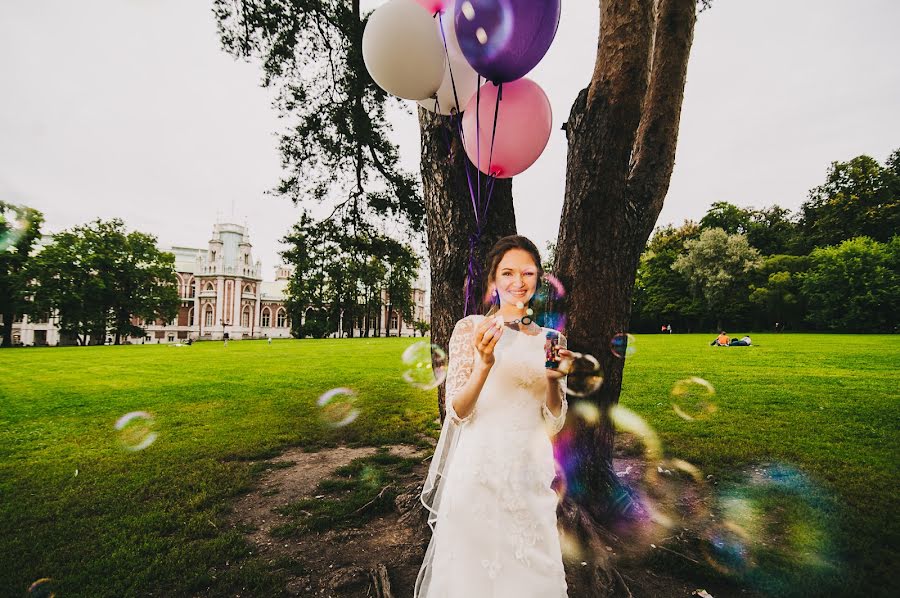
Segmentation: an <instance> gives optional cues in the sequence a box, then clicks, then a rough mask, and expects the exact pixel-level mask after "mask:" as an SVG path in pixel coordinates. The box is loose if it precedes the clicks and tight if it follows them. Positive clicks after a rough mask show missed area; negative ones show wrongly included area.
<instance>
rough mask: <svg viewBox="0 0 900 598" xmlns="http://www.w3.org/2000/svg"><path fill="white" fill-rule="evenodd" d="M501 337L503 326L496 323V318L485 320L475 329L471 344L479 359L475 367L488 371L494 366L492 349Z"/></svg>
mask: <svg viewBox="0 0 900 598" xmlns="http://www.w3.org/2000/svg"><path fill="white" fill-rule="evenodd" d="M502 335H503V324H500V323H498V321H497V318H485V319H484V320H482V321H481V324H479V325H478V327H477V328H476V329H475V337H474V339H473V341H472V344H473V345H475V352H476V353H477V354H478V357H479V359H478V360H477V361H476V364H475V365H476V366H478V365H480V366H482V367H484V368H487V369H490V368H491V367H492V366H493V365H494V347H496V346H497V341H499V340H500V337H501V336H502Z"/></svg>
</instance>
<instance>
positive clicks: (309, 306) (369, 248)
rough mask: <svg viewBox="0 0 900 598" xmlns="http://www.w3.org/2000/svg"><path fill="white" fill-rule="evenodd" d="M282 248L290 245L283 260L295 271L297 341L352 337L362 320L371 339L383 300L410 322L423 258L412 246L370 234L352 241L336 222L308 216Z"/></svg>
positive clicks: (292, 292)
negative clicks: (334, 336) (415, 286)
mask: <svg viewBox="0 0 900 598" xmlns="http://www.w3.org/2000/svg"><path fill="white" fill-rule="evenodd" d="M282 242H284V243H285V244H287V245H288V248H287V249H286V250H285V251H283V252H282V257H283V258H284V259H285V261H286V262H288V263H290V264H292V265H293V266H294V271H293V273H292V275H291V278H290V280H289V281H288V297H289V298H288V301H287V309H288V312H289V313H290V316H291V327H292V334H294V336H297V337H299V338H303V337H304V336H314V337H320V336H324V335H325V334H327V333H331V332H336V333H338V334H341V335H343V334H344V333H349V334H352V333H353V328H354V322H357V321H359V320H363V322H364V325H363V326H364V329H365V331H366V332H365V333H364V334H368V329H369V328H370V327H373V328H376V330H377V327H375V326H374V324H375V319H376V314H378V313H379V311H380V309H381V307H382V305H383V298H384V297H386V298H387V300H388V301H389V310H388V311H389V312H390V311H391V310H397V311H399V312H400V313H402V314H403V317H404V318H408V319H407V321H411V319H412V317H411V316H412V314H411V312H412V285H413V282H414V280H415V279H416V276H417V274H418V267H419V258H418V256H417V255H416V253H415V251H414V250H413V249H412V247H410V246H409V245H406V244H403V243H400V242H398V241H396V240H394V239H392V238H391V237H389V236H387V235H385V234H382V233H379V232H377V231H375V230H372V229H369V230H367V231H366V232H365V233H361V232H357V233H356V234H353V235H348V234H346V231H344V230H343V229H342V227H340V226H339V225H338V224H337V223H336V222H334V221H331V220H316V219H315V218H313V217H311V216H310V215H309V214H308V213H306V212H304V213H303V214H302V215H301V217H300V220H299V221H298V222H297V223H296V224H294V226H293V228H292V229H291V231H290V233H289V234H288V235H287V236H285V237H284V239H282ZM388 318H390V313H389V314H388Z"/></svg>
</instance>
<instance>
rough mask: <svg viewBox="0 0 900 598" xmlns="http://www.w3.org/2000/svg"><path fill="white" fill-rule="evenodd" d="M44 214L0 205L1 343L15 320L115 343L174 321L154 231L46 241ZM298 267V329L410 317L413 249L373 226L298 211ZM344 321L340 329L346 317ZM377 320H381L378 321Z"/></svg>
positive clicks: (172, 291) (81, 233) (317, 330)
mask: <svg viewBox="0 0 900 598" xmlns="http://www.w3.org/2000/svg"><path fill="white" fill-rule="evenodd" d="M42 225H43V215H42V214H41V213H40V212H39V211H37V210H34V209H31V208H26V207H21V206H15V205H13V204H9V203H5V202H0V239H3V245H4V246H3V247H2V248H0V316H2V318H3V330H2V338H3V342H2V346H5V347H9V346H11V345H12V325H13V323H14V322H16V321H18V320H20V319H21V318H22V316H25V315H27V316H28V317H29V318H31V319H32V321H38V322H44V321H47V320H48V319H49V318H50V317H51V316H52V317H54V318H55V320H56V325H57V326H58V327H59V330H60V334H61V335H63V336H64V337H66V338H67V339H69V342H76V343H77V344H79V345H96V344H103V343H104V342H105V341H106V340H107V338H110V337H111V338H112V339H113V342H114V343H115V344H119V343H121V342H122V340H123V339H124V338H127V337H129V336H131V337H138V336H141V337H142V336H144V334H145V328H144V327H143V326H140V325H138V324H137V323H138V322H155V321H160V322H169V321H172V320H173V319H174V318H175V316H176V315H177V313H178V307H179V305H180V298H179V294H178V286H177V285H178V278H177V275H176V272H175V256H174V255H173V254H171V253H168V252H164V251H160V250H159V249H158V248H157V240H156V237H154V236H152V235H149V234H145V233H141V232H137V231H131V232H129V231H128V230H126V228H125V223H124V222H123V221H122V220H118V219H114V220H108V221H103V220H99V219H98V220H95V221H93V222H90V223H88V224H85V225H81V226H76V227H73V228H71V229H69V230H64V231H62V232H60V233H57V234H55V235H52V236H51V237H49V238H48V239H43V238H42V235H41V227H42ZM283 240H284V242H285V243H287V244H288V246H289V248H288V249H287V250H286V251H285V252H284V253H283V257H284V258H285V260H286V262H287V263H290V264H293V265H294V266H295V270H294V273H293V275H292V277H291V279H290V281H289V283H288V294H289V296H288V299H287V301H286V307H287V308H288V312H289V314H290V316H291V322H292V334H293V336H295V337H297V338H303V337H306V336H312V337H316V338H320V337H323V336H326V335H328V334H330V333H344V332H346V333H347V335H348V336H352V334H353V332H352V331H353V328H354V323H356V324H362V326H361V327H362V328H363V329H364V330H365V333H364V334H365V335H366V336H368V329H369V328H373V329H375V331H376V332H375V334H378V329H379V328H378V327H377V326H376V319H377V318H378V317H379V316H378V314H379V313H380V311H381V309H382V308H383V307H387V323H389V322H390V320H391V317H392V315H393V314H395V313H396V314H398V316H400V317H402V318H403V319H404V320H405V321H406V322H410V323H413V324H414V326H415V328H416V329H417V330H419V331H420V332H422V333H424V332H425V331H426V330H427V324H425V323H424V322H413V317H414V313H413V306H414V298H413V288H412V287H413V283H414V281H415V279H416V278H417V275H418V269H419V264H420V261H419V258H418V256H417V255H416V254H415V252H414V250H413V249H412V248H411V247H410V246H409V245H406V244H403V243H400V242H398V241H396V240H394V239H392V238H391V237H389V236H388V235H386V234H380V233H377V232H375V231H373V230H370V229H366V230H364V231H359V230H357V231H351V232H348V231H345V230H343V229H342V228H341V227H340V226H339V225H338V223H336V222H333V221H329V220H325V221H322V222H316V221H314V220H313V219H311V218H310V217H309V216H308V215H306V214H304V215H302V216H301V219H300V221H299V222H298V223H297V224H296V225H294V227H293V228H292V229H291V232H290V233H289V234H288V235H287V236H286V237H285V238H284V239H283ZM342 323H343V327H342V326H341V324H342ZM378 323H380V322H378Z"/></svg>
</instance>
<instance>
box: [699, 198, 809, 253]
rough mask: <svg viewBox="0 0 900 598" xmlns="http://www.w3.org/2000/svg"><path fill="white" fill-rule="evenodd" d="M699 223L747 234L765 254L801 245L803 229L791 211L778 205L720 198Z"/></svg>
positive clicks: (797, 247) (731, 232) (754, 244)
mask: <svg viewBox="0 0 900 598" xmlns="http://www.w3.org/2000/svg"><path fill="white" fill-rule="evenodd" d="M700 227H701V228H703V229H709V228H721V229H722V230H724V231H725V232H726V233H728V234H741V235H747V240H748V241H749V242H750V245H752V246H753V247H755V248H756V249H758V250H759V252H760V253H761V254H762V255H775V254H783V253H789V252H794V251H797V250H800V249H802V242H801V241H800V239H799V235H800V231H799V229H798V227H797V224H796V223H795V222H794V221H793V219H792V217H791V211H790V210H787V209H785V208H782V207H780V206H777V205H773V206H771V207H768V208H762V209H753V208H741V207H739V206H736V205H734V204H730V203H728V202H725V201H718V202H715V203H714V204H713V205H712V206H710V208H709V210H708V211H707V212H706V214H705V215H704V216H703V218H702V219H701V220H700Z"/></svg>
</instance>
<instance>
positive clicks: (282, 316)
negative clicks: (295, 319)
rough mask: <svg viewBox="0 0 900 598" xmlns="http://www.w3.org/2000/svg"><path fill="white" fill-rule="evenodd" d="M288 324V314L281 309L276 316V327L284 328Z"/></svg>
mask: <svg viewBox="0 0 900 598" xmlns="http://www.w3.org/2000/svg"><path fill="white" fill-rule="evenodd" d="M286 322H287V314H286V313H285V312H284V310H283V309H279V310H278V314H277V315H276V316H275V325H276V326H278V328H284V326H285V323H286Z"/></svg>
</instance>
